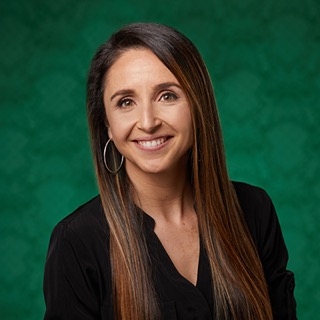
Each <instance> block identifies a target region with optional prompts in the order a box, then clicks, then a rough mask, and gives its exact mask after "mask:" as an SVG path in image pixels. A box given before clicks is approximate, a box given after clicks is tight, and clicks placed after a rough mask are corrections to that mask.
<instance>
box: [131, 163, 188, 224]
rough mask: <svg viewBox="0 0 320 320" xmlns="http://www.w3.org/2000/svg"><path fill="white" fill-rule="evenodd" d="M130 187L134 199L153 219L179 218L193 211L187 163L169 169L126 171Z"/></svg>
mask: <svg viewBox="0 0 320 320" xmlns="http://www.w3.org/2000/svg"><path fill="white" fill-rule="evenodd" d="M127 174H128V176H129V179H130V180H131V183H132V185H133V187H134V190H135V192H134V201H135V203H136V204H137V205H138V206H139V207H140V208H141V209H142V210H143V211H145V212H146V213H148V214H149V215H150V216H151V217H152V218H154V219H155V220H156V221H159V220H160V219H161V220H166V221H179V220H182V219H183V218H184V215H185V214H186V213H187V212H190V211H193V195H192V188H191V185H190V181H189V178H188V176H187V165H186V164H185V165H184V166H180V168H179V170H170V172H161V173H152V174H150V173H145V172H141V171H135V170H127Z"/></svg>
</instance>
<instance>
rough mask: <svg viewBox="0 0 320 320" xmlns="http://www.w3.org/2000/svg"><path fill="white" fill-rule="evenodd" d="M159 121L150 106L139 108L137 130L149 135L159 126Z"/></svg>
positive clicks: (152, 107)
mask: <svg viewBox="0 0 320 320" xmlns="http://www.w3.org/2000/svg"><path fill="white" fill-rule="evenodd" d="M161 123H162V122H161V119H159V117H158V116H157V112H156V110H155V108H154V106H153V105H152V104H148V105H146V106H143V107H141V109H140V115H139V122H138V128H139V129H140V130H143V131H145V132H148V133H151V132H154V131H156V130H157V129H158V128H159V127H160V126H161Z"/></svg>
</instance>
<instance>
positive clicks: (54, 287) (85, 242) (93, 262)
mask: <svg viewBox="0 0 320 320" xmlns="http://www.w3.org/2000/svg"><path fill="white" fill-rule="evenodd" d="M234 186H235V189H236V192H237V195H238V198H239V202H240V205H241V207H242V210H243V212H244V215H245V220H246V222H247V224H248V227H249V230H250V233H251V236H252V239H253V241H254V243H255V245H256V246H257V249H258V253H259V256H260V259H261V262H262V265H263V268H264V272H265V276H266V280H267V283H268V286H269V293H270V298H271V303H272V309H273V313H274V318H275V319H296V313H295V300H294V296H293V289H294V277H293V274H292V273H291V272H290V271H287V270H286V265H287V260H288V254H287V249H286V246H285V243H284V240H283V236H282V232H281V229H280V226H279V222H278V218H277V215H276V213H275V210H274V207H273V204H272V202H271V200H270V198H269V197H268V195H267V194H266V193H265V192H264V191H263V190H262V189H260V188H257V187H253V186H250V185H248V184H244V183H234ZM143 215H144V222H145V224H146V226H147V227H146V231H145V232H146V238H147V245H148V250H149V253H150V257H151V261H152V265H153V268H154V274H155V275H156V277H155V288H156V290H157V294H158V296H159V298H160V306H161V309H162V312H163V316H164V319H168V320H172V319H181V320H189V319H190V320H191V319H198V320H207V319H213V318H212V317H213V316H212V315H213V304H212V290H211V273H210V266H209V261H208V258H207V256H206V253H205V251H204V249H203V246H202V244H201V242H200V257H199V266H198V279H197V284H196V286H194V285H193V284H192V283H191V282H189V281H188V280H187V279H185V278H184V277H183V276H182V275H181V274H180V273H179V272H178V271H177V269H176V268H175V266H174V265H173V263H172V261H171V259H170V258H169V256H168V254H167V253H166V251H165V249H164V248H163V246H162V244H161V242H160V240H159V239H158V237H157V236H156V234H155V233H154V231H153V230H154V225H155V222H154V220H153V219H152V218H151V217H150V216H148V215H147V214H145V213H143ZM108 244H109V236H108V226H107V222H106V218H105V215H104V213H103V209H102V205H101V200H100V197H99V196H97V197H95V198H94V199H92V200H91V201H89V202H88V203H86V204H84V205H83V206H81V207H79V208H78V209H77V210H76V211H74V212H73V213H72V214H70V215H69V216H67V217H66V218H65V219H63V220H62V221H61V222H60V223H59V224H58V225H57V226H56V227H55V228H54V230H53V233H52V236H51V240H50V245H49V250H48V256H47V261H46V267H45V277H44V295H45V300H46V307H47V308H46V313H45V319H66V320H72V319H77V320H82V319H107V320H108V319H110V320H111V319H113V308H112V303H111V269H110V268H111V267H110V261H109V259H110V256H109V245H108Z"/></svg>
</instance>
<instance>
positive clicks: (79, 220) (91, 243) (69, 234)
mask: <svg viewBox="0 0 320 320" xmlns="http://www.w3.org/2000/svg"><path fill="white" fill-rule="evenodd" d="M108 234H109V233H108V225H107V220H106V218H105V215H104V212H103V208H102V204H101V199H100V196H96V197H94V198H93V199H91V200H90V201H88V202H86V203H85V204H83V205H81V206H80V207H78V208H77V209H76V210H74V211H73V212H72V213H71V214H69V215H68V216H66V217H65V218H64V219H62V220H61V221H60V222H59V223H57V225H56V226H55V227H54V229H53V232H52V235H51V239H50V246H52V245H54V244H55V243H56V244H57V245H58V246H59V247H62V245H63V246H64V247H65V246H66V245H72V246H74V245H77V247H79V246H81V247H83V248H86V250H88V251H91V250H94V251H96V250H97V249H98V248H101V249H102V248H103V250H105V247H106V243H107V240H108V238H109V236H108ZM82 251H83V250H82Z"/></svg>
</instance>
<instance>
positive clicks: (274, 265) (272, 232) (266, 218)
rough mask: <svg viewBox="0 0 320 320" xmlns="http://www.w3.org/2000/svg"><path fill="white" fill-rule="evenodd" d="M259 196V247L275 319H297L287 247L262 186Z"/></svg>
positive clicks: (275, 215) (273, 210)
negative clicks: (288, 266)
mask: <svg viewBox="0 0 320 320" xmlns="http://www.w3.org/2000/svg"><path fill="white" fill-rule="evenodd" d="M260 190H261V189H260ZM260 197H261V201H262V204H263V205H262V206H261V208H260V210H256V211H257V212H260V213H261V215H259V216H256V224H257V225H258V226H257V228H258V229H259V230H258V234H257V237H258V238H259V239H258V243H259V248H258V250H259V254H260V258H261V261H262V265H263V268H264V272H265V277H266V280H267V283H268V287H269V294H270V300H271V304H272V310H273V316H274V319H275V320H294V319H297V317H296V301H295V298H294V286H295V283H294V275H293V273H292V272H291V271H288V270H287V262H288V251H287V248H286V245H285V242H284V238H283V235H282V231H281V227H280V224H279V220H278V217H277V214H276V211H275V208H274V205H273V203H272V201H271V199H270V197H269V196H268V195H267V193H266V192H265V191H263V190H261V194H260ZM257 220H259V222H258V221H257Z"/></svg>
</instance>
